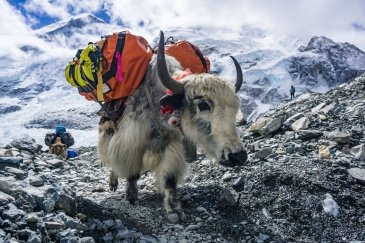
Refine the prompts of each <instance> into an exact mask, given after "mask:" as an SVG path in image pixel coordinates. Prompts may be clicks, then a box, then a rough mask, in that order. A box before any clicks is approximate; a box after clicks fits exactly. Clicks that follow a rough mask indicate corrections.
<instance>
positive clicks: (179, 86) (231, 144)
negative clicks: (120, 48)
mask: <svg viewBox="0 0 365 243" xmlns="http://www.w3.org/2000/svg"><path fill="white" fill-rule="evenodd" d="M232 59H233V61H234V63H235V66H236V70H237V81H236V91H238V90H239V89H240V87H241V85H242V70H241V67H240V66H239V64H238V62H237V60H236V59H234V58H233V57H232ZM157 69H158V75H159V77H160V80H161V82H162V84H163V85H164V86H165V87H166V88H168V89H170V90H171V91H172V92H173V95H172V96H167V97H164V100H163V102H164V104H165V105H166V104H169V105H172V106H173V107H174V108H175V109H179V110H181V126H182V129H183V131H184V134H185V135H186V136H187V137H189V138H190V139H191V140H192V141H193V142H194V143H196V144H197V145H199V146H200V147H201V148H202V149H203V150H204V152H205V153H206V154H208V155H209V156H210V157H212V158H214V159H215V160H217V161H218V162H219V163H220V164H221V165H224V166H230V167H232V166H241V165H244V163H245V162H246V160H247V153H246V150H245V149H244V147H243V144H242V141H241V140H240V138H239V135H238V132H237V129H236V124H235V123H236V115H237V112H238V109H239V105H240V104H239V102H240V100H239V98H238V96H237V95H236V93H235V90H234V88H233V87H232V85H231V84H230V82H229V81H227V80H225V79H223V78H221V77H218V76H216V75H212V74H206V73H204V74H192V75H189V76H187V77H185V78H183V79H181V80H180V82H177V81H175V80H174V79H173V78H171V77H170V74H169V72H168V69H167V66H166V60H165V54H164V35H163V33H162V32H161V36H160V43H159V48H158V54H157Z"/></svg>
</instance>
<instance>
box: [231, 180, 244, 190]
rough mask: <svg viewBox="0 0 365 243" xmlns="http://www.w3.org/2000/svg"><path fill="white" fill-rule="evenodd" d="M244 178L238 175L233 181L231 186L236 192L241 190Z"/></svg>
mask: <svg viewBox="0 0 365 243" xmlns="http://www.w3.org/2000/svg"><path fill="white" fill-rule="evenodd" d="M244 182H245V179H244V177H243V176H240V177H238V178H237V179H236V180H235V181H234V182H233V183H232V187H233V189H234V190H235V191H236V192H239V191H241V190H243V187H244Z"/></svg>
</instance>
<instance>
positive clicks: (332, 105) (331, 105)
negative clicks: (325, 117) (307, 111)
mask: <svg viewBox="0 0 365 243" xmlns="http://www.w3.org/2000/svg"><path fill="white" fill-rule="evenodd" d="M334 107H335V105H334V104H333V103H332V104H329V105H327V106H325V107H323V108H322V109H320V110H319V111H318V112H321V113H324V114H327V113H328V112H329V111H331V110H332V109H333V108H334Z"/></svg>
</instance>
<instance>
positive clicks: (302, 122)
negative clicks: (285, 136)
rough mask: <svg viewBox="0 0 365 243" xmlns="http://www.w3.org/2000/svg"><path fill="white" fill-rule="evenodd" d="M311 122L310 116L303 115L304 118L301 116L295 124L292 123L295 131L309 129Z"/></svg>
mask: <svg viewBox="0 0 365 243" xmlns="http://www.w3.org/2000/svg"><path fill="white" fill-rule="evenodd" d="M309 123H310V121H309V118H308V117H302V118H299V119H298V120H296V121H295V122H294V123H293V124H291V128H292V129H293V130H294V131H298V130H302V129H307V128H308V127H309Z"/></svg>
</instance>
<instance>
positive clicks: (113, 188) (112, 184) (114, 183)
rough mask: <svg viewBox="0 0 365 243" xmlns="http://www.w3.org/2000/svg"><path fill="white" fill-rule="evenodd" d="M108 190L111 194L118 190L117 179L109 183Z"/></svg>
mask: <svg viewBox="0 0 365 243" xmlns="http://www.w3.org/2000/svg"><path fill="white" fill-rule="evenodd" d="M109 189H110V191H112V192H115V191H116V190H117V189H118V179H115V180H110V181H109Z"/></svg>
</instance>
